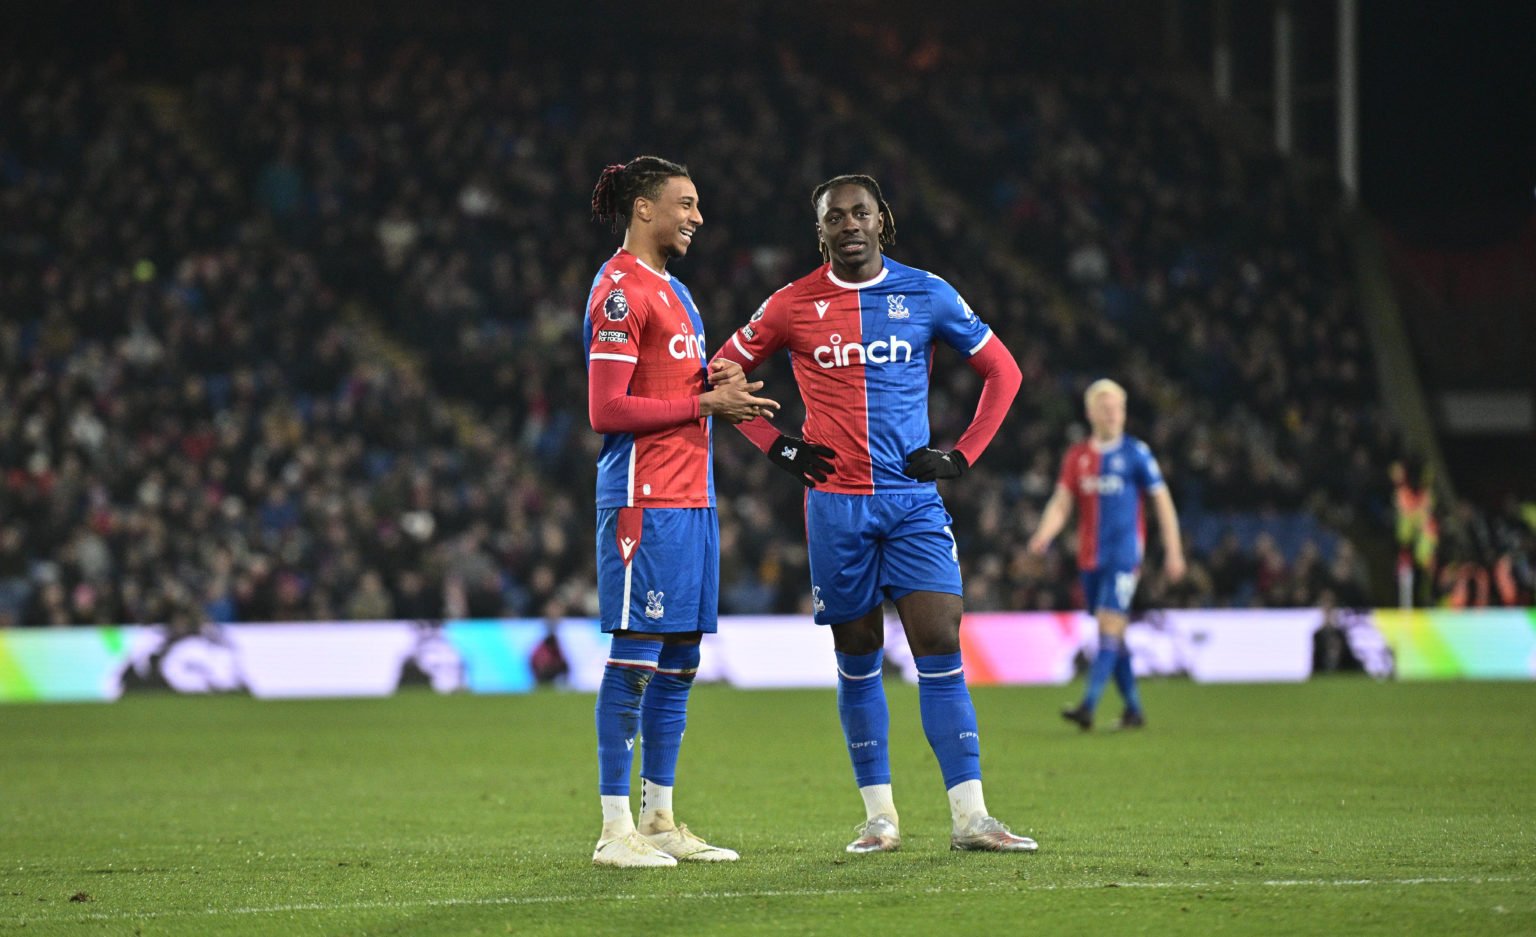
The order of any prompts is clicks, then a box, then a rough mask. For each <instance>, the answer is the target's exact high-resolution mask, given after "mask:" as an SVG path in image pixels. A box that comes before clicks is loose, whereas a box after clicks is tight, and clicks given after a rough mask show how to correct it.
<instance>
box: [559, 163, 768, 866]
mask: <svg viewBox="0 0 1536 937" xmlns="http://www.w3.org/2000/svg"><path fill="white" fill-rule="evenodd" d="M592 214H593V217H595V218H597V219H598V220H600V221H610V222H612V223H613V225H614V229H615V230H619V229H621V228H622V229H623V230H624V232H625V234H624V246H623V247H622V248H620V249H619V250H618V252H616V253H615V254H614V255H613V257H612V258H610V259H609V260H608V262H607V263H605V264H603V267H602V269H601V270H599V271H598V273H597V276H596V277H594V278H593V280H592V292H591V294H590V295H589V296H588V298H587V314H586V319H585V322H584V323H583V332H582V334H583V336H584V340H585V341H586V344H587V373H588V381H589V386H588V394H587V404H588V410H589V413H590V417H591V421H592V428H593V429H595V430H597V431H598V432H599V433H602V434H603V448H602V453H601V455H599V457H598V470H597V580H598V594H599V605H600V613H601V619H602V628H603V631H605V632H609V633H611V634H612V635H613V643H612V647H611V649H610V651H609V657H608V663H607V666H606V668H605V669H604V672H603V681H602V684H601V687H600V689H599V690H598V694H597V759H598V781H599V786H598V792H599V796H600V800H601V803H602V810H603V829H602V834H601V836H600V837H599V839H598V843H597V848H596V850H595V851H594V852H593V855H592V861H593V862H595V863H597V864H598V865H616V866H671V865H676V864H677V860H679V859H688V860H700V861H717V862H718V861H730V860H734V859H736V858H737V855H736V853H735V852H733V851H731V850H729V849H723V848H720V847H718V846H712V845H710V844H709V843H707V842H705V841H704V840H702V839H700V838H699V837H698V836H696V835H694V834H692V833H690V832H689V831H688V829H687V827H685V826H681V825H678V824H677V823H676V822H675V821H674V819H673V815H672V785H673V782H674V780H675V777H674V775H675V771H676V767H677V755H678V750H679V748H680V746H681V744H682V738H683V728H684V724H685V722H686V719H687V704H688V691H689V689H690V688H691V687H692V685H693V678H694V674H695V673H696V672H697V670H698V666H699V639H700V637H701V636H702V635H703V634H704V633H705V632H713V631H714V630H715V623H716V616H717V614H718V607H717V600H716V599H717V595H718V593H719V579H720V549H719V525H718V521H717V519H716V516H715V483H714V474H713V467H712V460H711V458H710V456H711V446H712V436H711V423H710V417H711V416H712V415H713V416H721V417H724V418H726V419H727V420H730V421H731V422H737V421H740V420H749V419H752V418H753V417H755V416H757V415H758V414H766V413H769V412H771V411H773V410H775V409H777V406H778V405H777V404H776V403H774V402H773V401H771V400H767V399H763V398H759V397H754V396H752V394H751V391H753V390H756V389H757V388H758V387H760V386H761V384H751V385H749V384H747V382H746V379H745V377H744V376H743V375H742V373H741V371H740V369H739V368H735V367H734V366H725V365H723V363H722V364H714V365H710V366H709V368H710V369H711V370H714V371H716V372H717V374H716V378H717V382H716V383H715V384H714V386H713V387H711V386H709V385H708V383H707V382H706V381H705V378H704V375H705V373H706V364H705V361H706V359H705V345H704V324H703V321H702V319H701V318H700V317H699V311H698V309H697V307H696V306H695V305H694V302H693V297H692V295H690V294H689V292H688V288H687V287H685V286H683V284H682V283H681V282H679V281H678V280H676V279H674V278H673V277H672V276H671V275H670V274H668V273H667V272H666V264H667V261H668V260H669V259H670V258H674V257H681V256H683V255H684V254H686V253H687V252H688V247H689V245H690V244H691V243H692V241H693V236H694V233H695V232H696V231H697V230H698V229H699V226H700V225H702V224H703V223H704V218H703V216H702V215H701V214H700V213H699V195H698V191H697V189H696V188H695V187H694V184H693V180H692V179H690V178H689V177H688V170H687V169H686V168H684V167H683V166H680V165H678V164H676V163H672V162H668V161H667V160H664V159H659V158H657V157H654V156H641V157H637V158H636V159H634V160H632V161H630V162H629V163H627V164H625V165H622V166H619V165H615V166H609V167H608V168H606V169H604V170H603V173H602V176H601V177H600V178H599V179H598V182H597V187H596V188H595V189H594V190H593V193H592ZM722 368H724V370H722ZM637 734H638V735H639V736H640V737H641V738H642V739H643V741H642V744H641V767H640V774H641V782H642V793H641V808H640V823H639V827H638V829H637V828H636V824H635V821H634V818H633V816H632V815H631V813H630V803H629V774H630V768H631V766H632V764H633V749H634V745H635V741H636V736H637Z"/></svg>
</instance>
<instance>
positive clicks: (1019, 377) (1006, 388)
mask: <svg viewBox="0 0 1536 937" xmlns="http://www.w3.org/2000/svg"><path fill="white" fill-rule="evenodd" d="M966 361H967V362H968V363H969V364H970V366H971V367H972V368H974V369H975V371H976V373H977V374H980V375H981V377H982V381H983V383H982V385H981V399H980V400H979V401H977V402H976V415H975V416H973V417H972V418H971V425H970V426H968V427H966V430H965V433H964V434H963V435H961V437H960V441H959V442H957V443H955V448H956V449H958V450H960V454H961V455H963V456H965V461H966V462H967V463H968V464H970V465H975V464H976V460H977V459H979V458H981V454H982V453H983V452H985V451H986V449H987V446H988V445H990V444H991V442H992V437H993V436H995V435H997V428H998V427H999V426H1001V425H1002V423H1003V417H1005V416H1007V415H1008V408H1009V407H1010V406H1012V404H1013V398H1014V397H1015V396H1016V395H1017V394H1018V392H1019V385H1020V384H1021V383H1023V380H1024V376H1023V374H1022V373H1021V372H1020V371H1019V365H1018V362H1016V361H1014V360H1013V355H1011V354H1009V353H1008V349H1007V348H1005V347H1003V341H1002V339H1000V338H998V337H997V333H996V332H993V333H992V334H991V335H989V336H988V337H987V341H986V343H985V344H983V345H982V346H981V350H980V351H978V352H976V354H974V355H972V356H971V357H970V358H967V359H966Z"/></svg>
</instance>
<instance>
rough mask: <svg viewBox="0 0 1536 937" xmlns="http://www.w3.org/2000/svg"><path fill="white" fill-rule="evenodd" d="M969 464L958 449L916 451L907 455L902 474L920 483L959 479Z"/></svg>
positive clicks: (924, 449)
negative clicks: (942, 479) (941, 479)
mask: <svg viewBox="0 0 1536 937" xmlns="http://www.w3.org/2000/svg"><path fill="white" fill-rule="evenodd" d="M970 467H971V465H970V463H969V462H967V461H965V456H964V455H963V454H961V452H960V451H959V450H958V449H951V450H949V451H948V452H945V451H944V450H943V449H928V448H923V449H916V450H914V451H912V452H910V453H908V454H907V467H906V468H905V469H903V470H902V474H903V475H905V476H907V477H908V478H915V479H917V480H918V481H920V482H931V481H937V480H938V479H940V478H959V477H960V476H961V475H964V474H965V470H966V469H968V468H970Z"/></svg>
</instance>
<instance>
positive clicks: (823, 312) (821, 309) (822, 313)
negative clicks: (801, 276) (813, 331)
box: [816, 299, 832, 319]
mask: <svg viewBox="0 0 1536 937" xmlns="http://www.w3.org/2000/svg"><path fill="white" fill-rule="evenodd" d="M830 305H832V304H831V303H829V302H827V301H826V300H823V299H818V300H816V318H818V319H825V318H826V317H827V307H828V306H830Z"/></svg>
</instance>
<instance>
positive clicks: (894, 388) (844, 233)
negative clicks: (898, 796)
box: [717, 175, 1035, 852]
mask: <svg viewBox="0 0 1536 937" xmlns="http://www.w3.org/2000/svg"><path fill="white" fill-rule="evenodd" d="M811 201H812V203H813V205H814V206H815V210H816V230H817V238H818V243H819V246H820V249H821V252H822V257H823V259H824V260H827V261H828V262H827V263H824V264H822V266H820V267H818V268H817V269H816V270H815V271H814V272H812V273H811V274H810V275H809V276H806V277H803V278H802V279H799V280H796V281H795V282H794V283H791V284H790V285H788V286H786V287H784V288H783V289H781V290H779V291H778V292H777V293H774V294H773V295H772V296H771V297H769V298H768V300H767V302H765V303H764V304H763V306H762V308H760V309H759V310H758V311H757V312H756V313H755V314H754V315H753V316H752V319H751V321H749V322H748V323H747V324H746V325H744V326H742V327H741V328H740V329H739V330H737V332H736V333H735V334H734V335H732V336H731V340H730V341H729V342H727V343H726V344H725V346H724V347H723V348H722V349H721V350H720V351H719V352H718V353H717V358H725V359H728V360H732V361H736V362H739V363H740V364H741V365H742V367H743V368H745V369H746V370H748V371H750V370H751V369H752V368H754V367H756V366H757V365H759V364H762V363H763V362H764V361H766V360H767V359H768V357H769V356H770V355H772V354H773V353H774V352H776V351H778V350H779V349H781V348H788V349H789V352H790V361H791V364H792V365H793V367H794V370H795V377H796V380H797V381H798V383H799V385H800V393H801V396H802V397H803V398H804V401H805V410H806V418H805V426H804V428H803V433H804V437H805V438H804V439H802V438H799V437H793V436H787V435H782V434H780V433H779V432H778V431H777V430H776V429H774V428H773V427H772V425H771V424H768V423H767V421H759V422H757V423H752V424H742V426H741V428H742V429H743V430H744V431H746V433H747V435H748V438H750V439H752V440H753V442H754V443H756V444H757V445H758V447H759V448H760V449H762V450H763V451H764V452H766V453H767V454H768V456H769V458H771V459H773V460H774V462H776V463H777V464H778V465H780V466H781V467H783V468H785V469H788V470H789V471H790V472H792V473H793V474H794V475H795V476H796V477H798V478H799V479H800V480H801V481H802V482H804V483H805V484H806V485H808V486H811V487H813V488H814V490H812V491H810V492H808V493H807V496H806V509H805V513H806V533H807V538H808V541H809V547H810V566H811V583H812V585H811V595H812V599H813V603H814V608H815V619H816V622H817V623H818V624H824V625H831V627H832V635H833V641H834V644H835V646H836V649H837V668H838V711H839V714H840V716H841V718H842V724H843V732H844V735H845V737H846V740H847V743H848V751H849V756H850V758H851V760H852V762H853V770H854V777H855V779H856V781H857V782H858V785H859V792H860V794H861V795H862V796H863V798H864V805H865V817H866V820H865V823H864V826H863V828H862V829H861V831H860V833H859V836H858V838H857V839H855V840H854V841H853V842H852V843H850V844H849V845H848V851H849V852H879V851H889V850H893V849H896V848H898V847H899V845H900V843H901V835H900V832H899V827H898V818H897V814H896V806H895V802H894V799H893V797H892V792H891V768H890V757H889V746H888V742H889V721H890V720H889V713H888V710H887V708H886V702H885V690H884V687H883V686H882V684H881V680H880V672H881V661H882V655H883V649H884V640H885V628H884V621H883V608H882V605H883V602H884V601H885V600H886V599H891V600H893V601H894V602H895V603H896V608H897V610H898V612H899V613H900V614H901V622H902V626H903V627H904V629H905V630H906V634H907V640H908V642H909V643H910V644H911V647H912V652H913V654H914V655H915V657H916V663H917V669H918V687H919V694H920V701H921V709H922V720H923V729H924V732H925V733H926V734H927V737H928V742H929V744H930V745H931V746H932V748H933V752H934V754H935V755H936V756H937V757H938V761H939V766H940V768H941V770H942V771H943V774H944V784H945V787H946V788H947V789H948V791H949V803H950V809H951V814H952V819H953V824H952V827H951V836H950V843H951V846H952V847H953V848H955V849H978V850H988V851H1031V850H1033V849H1035V842H1034V840H1032V839H1028V838H1026V837H1023V836H1015V835H1013V834H1012V833H1010V832H1009V831H1008V829H1007V827H1005V826H1004V825H1003V824H1002V823H1000V822H998V821H997V820H996V819H994V818H993V817H992V816H991V815H989V814H988V812H987V808H986V804H985V802H984V800H983V797H982V789H981V749H980V739H979V736H978V734H977V731H976V711H975V708H974V707H973V706H972V705H971V697H970V693H969V691H968V690H967V689H966V685H965V673H964V671H963V669H962V668H961V661H960V615H961V611H962V609H963V602H962V600H961V595H962V590H961V583H960V565H959V556H958V553H957V551H956V547H955V541H954V537H953V535H952V534H951V532H950V524H951V520H950V517H949V513H948V512H947V511H946V510H945V509H944V502H943V501H942V500H941V499H940V497H939V494H938V490H937V488H936V487H935V485H934V481H935V479H940V478H946V479H954V478H959V477H960V476H961V475H963V474H964V472H965V470H966V469H967V468H968V467H969V465H970V464H971V463H972V462H974V461H975V460H976V459H977V458H978V457H979V456H980V455H981V453H982V452H983V450H985V449H986V447H987V444H988V443H989V442H991V440H992V436H993V435H994V434H995V433H996V432H997V428H998V425H999V424H1000V423H1001V422H1002V420H1003V416H1004V415H1005V414H1006V413H1007V411H1008V406H1009V405H1010V404H1011V403H1012V402H1013V397H1014V394H1016V393H1017V392H1018V389H1019V383H1020V374H1019V368H1018V365H1017V364H1015V363H1014V360H1013V357H1012V356H1011V355H1010V354H1009V353H1008V350H1007V349H1006V348H1004V347H1003V343H1002V342H1001V341H1000V340H999V339H998V338H997V337H996V336H995V335H993V334H992V331H991V330H990V329H989V328H987V326H986V325H985V324H984V323H983V322H982V321H981V320H980V319H979V318H978V317H977V316H976V314H975V313H974V312H973V311H972V310H971V308H970V307H969V306H968V305H966V303H965V300H963V299H961V298H960V295H959V294H958V293H957V292H956V291H955V289H954V287H952V286H950V285H949V284H948V283H946V282H944V281H943V280H942V279H940V278H939V277H937V276H936V275H934V274H930V273H927V272H925V271H922V270H916V269H913V268H911V267H907V266H904V265H902V264H899V263H897V262H895V261H894V260H891V259H890V258H888V257H885V256H884V255H883V252H882V248H883V247H884V246H885V245H888V244H890V243H892V241H893V240H894V236H895V233H896V223H895V219H894V218H893V217H892V215H891V210H890V207H889V206H888V205H887V204H886V203H885V199H884V198H883V197H882V196H881V194H880V187H879V185H878V184H876V182H875V180H874V179H872V178H870V177H868V176H862V175H855V176H839V177H837V178H835V179H832V180H830V181H828V182H826V183H823V184H822V185H820V186H818V187H817V188H816V190H815V192H814V193H813V194H812V197H811ZM938 341H942V342H943V343H944V344H946V345H949V346H950V347H951V348H954V349H955V350H956V351H958V352H960V354H962V355H964V356H965V357H966V359H967V361H968V362H969V364H970V365H971V367H972V368H974V369H975V370H976V371H977V372H978V373H979V374H981V375H982V376H983V378H984V379H985V384H984V386H983V389H982V392H981V401H980V403H979V404H978V406H977V409H976V415H975V417H974V419H973V420H972V421H971V425H970V427H969V428H968V429H967V430H966V431H965V433H964V435H962V436H961V437H960V440H959V442H958V443H957V444H956V445H955V448H953V449H950V450H948V451H944V450H940V449H934V448H931V447H930V446H929V427H928V373H929V365H930V362H931V355H932V352H933V348H934V345H935V342H938Z"/></svg>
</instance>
